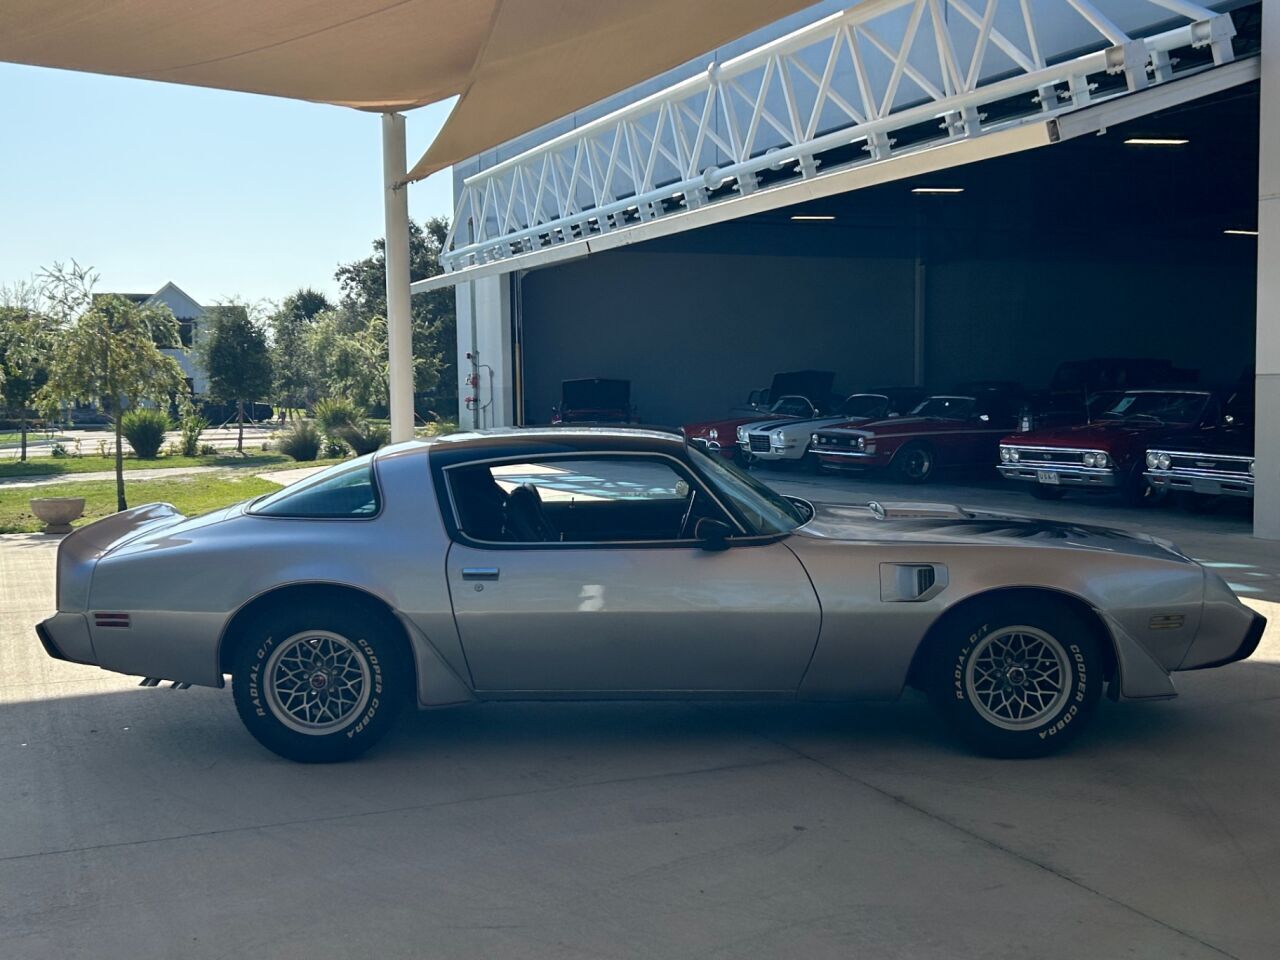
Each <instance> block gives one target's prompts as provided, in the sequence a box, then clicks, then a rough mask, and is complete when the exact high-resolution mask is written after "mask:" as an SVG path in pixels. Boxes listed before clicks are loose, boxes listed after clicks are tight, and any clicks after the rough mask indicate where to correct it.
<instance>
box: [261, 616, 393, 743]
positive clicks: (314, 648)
mask: <svg viewBox="0 0 1280 960" xmlns="http://www.w3.org/2000/svg"><path fill="white" fill-rule="evenodd" d="M262 677H263V686H264V687H265V688H266V701H267V706H268V708H269V709H270V710H271V715H272V716H273V717H275V718H276V719H277V720H279V721H280V722H281V723H282V724H284V725H285V726H286V727H288V728H289V729H290V730H292V731H294V732H295V733H303V734H307V735H308V736H324V735H325V734H329V733H334V732H335V731H338V730H341V729H342V728H343V727H345V726H346V725H347V724H348V723H350V722H351V721H352V720H354V719H355V718H356V717H358V716H360V714H361V713H362V712H363V711H364V710H365V708H366V707H367V706H368V704H369V698H370V697H371V696H372V695H373V674H372V672H371V671H370V669H369V661H368V660H366V659H365V657H364V656H363V655H362V654H361V652H360V649H359V647H357V646H356V644H355V643H353V642H352V641H350V640H348V639H347V638H346V637H344V636H342V635H341V634H338V633H333V632H331V631H328V630H304V631H302V632H301V633H295V634H294V635H293V636H291V637H289V638H288V639H286V640H284V641H282V642H281V643H280V644H279V646H277V647H276V648H275V650H273V651H272V652H271V656H270V657H268V658H267V663H266V666H265V667H264V668H263V671H262Z"/></svg>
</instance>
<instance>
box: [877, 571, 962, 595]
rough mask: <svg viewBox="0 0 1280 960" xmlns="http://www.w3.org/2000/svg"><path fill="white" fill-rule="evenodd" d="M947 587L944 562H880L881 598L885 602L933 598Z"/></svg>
mask: <svg viewBox="0 0 1280 960" xmlns="http://www.w3.org/2000/svg"><path fill="white" fill-rule="evenodd" d="M946 587H947V568H946V566H945V565H944V564H941V563H882V564H880V599H881V600H882V601H884V602H885V603H917V602H920V601H923V600H932V599H933V598H934V597H936V596H937V595H938V594H940V593H941V592H942V591H943V590H945V589H946Z"/></svg>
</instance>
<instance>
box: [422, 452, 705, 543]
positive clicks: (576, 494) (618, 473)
mask: <svg viewBox="0 0 1280 960" xmlns="http://www.w3.org/2000/svg"><path fill="white" fill-rule="evenodd" d="M446 476H447V482H448V484H449V492H450V495H451V497H452V500H453V505H454V508H455V514H456V517H457V521H458V526H459V528H460V529H461V532H462V533H463V534H464V535H465V536H467V537H468V538H470V539H474V540H480V541H485V542H493V543H548V544H550V543H632V542H636V541H676V540H684V539H690V538H691V537H692V533H691V531H692V528H693V524H694V523H696V519H698V518H700V517H702V516H707V515H714V516H717V517H719V516H720V514H719V512H718V511H717V512H714V513H708V511H711V510H714V505H712V504H711V503H710V502H709V498H708V496H707V494H706V493H705V491H703V490H702V489H700V488H695V486H693V485H692V484H691V483H690V480H689V479H688V478H687V476H686V475H685V474H684V473H683V471H681V470H680V469H679V468H677V466H676V464H675V463H673V462H671V461H669V460H666V459H663V458H657V457H643V456H640V457H623V456H600V457H573V458H546V459H536V460H523V461H514V462H507V463H494V464H474V465H470V466H458V467H451V468H450V469H449V470H447V471H446Z"/></svg>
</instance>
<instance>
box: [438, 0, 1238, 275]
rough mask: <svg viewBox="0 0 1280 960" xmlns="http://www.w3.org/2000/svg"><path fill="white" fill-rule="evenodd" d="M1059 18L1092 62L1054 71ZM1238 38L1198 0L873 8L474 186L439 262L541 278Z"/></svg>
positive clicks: (893, 3) (1020, 0)
mask: <svg viewBox="0 0 1280 960" xmlns="http://www.w3.org/2000/svg"><path fill="white" fill-rule="evenodd" d="M1119 4H1123V5H1124V6H1125V8H1126V9H1127V11H1128V14H1129V19H1130V20H1132V19H1133V16H1132V13H1133V8H1135V6H1138V7H1145V8H1149V9H1148V10H1147V11H1146V12H1147V14H1148V16H1147V18H1146V20H1147V22H1152V23H1155V24H1156V26H1155V27H1153V28H1152V29H1153V30H1154V31H1156V32H1152V33H1150V34H1149V35H1146V36H1131V35H1130V34H1129V33H1126V32H1125V31H1124V30H1122V29H1120V27H1119V26H1117V25H1116V22H1115V20H1116V19H1117V16H1116V14H1115V11H1114V8H1117V6H1118V5H1119ZM1109 9H1110V10H1111V13H1112V15H1110V16H1109V15H1108V10H1109ZM1066 14H1070V15H1071V16H1070V18H1069V22H1070V23H1071V26H1072V28H1073V29H1074V31H1075V32H1074V33H1073V34H1072V36H1073V37H1074V36H1076V35H1078V34H1079V33H1080V31H1081V30H1082V29H1084V30H1086V31H1087V36H1088V38H1089V42H1087V43H1086V44H1081V43H1079V42H1076V43H1074V45H1073V46H1072V49H1075V50H1081V49H1084V50H1087V51H1088V52H1085V53H1081V54H1077V55H1073V56H1069V57H1067V58H1066V59H1061V60H1058V61H1057V62H1053V61H1052V58H1051V57H1050V56H1049V55H1048V54H1047V53H1046V51H1053V50H1058V49H1060V48H1062V47H1063V46H1064V38H1063V37H1061V36H1055V35H1049V34H1052V32H1053V31H1051V30H1048V29H1047V28H1046V27H1045V26H1044V25H1045V24H1046V23H1056V24H1059V29H1062V28H1061V24H1063V23H1064V15H1066ZM1011 24H1013V25H1014V26H1016V29H1014V28H1013V27H1011ZM1234 36H1235V27H1234V25H1233V24H1232V21H1231V17H1230V15H1229V14H1218V13H1215V12H1214V11H1212V10H1210V9H1208V8H1206V7H1204V6H1201V5H1200V4H1198V3H1193V2H1190V0H948V2H946V5H945V8H944V3H943V0H866V2H864V3H861V4H859V5H858V6H855V7H853V8H851V9H849V10H846V11H845V12H843V13H839V14H836V15H834V16H831V17H827V18H825V19H823V20H820V21H818V22H816V23H814V24H811V25H810V26H807V27H804V28H802V29H800V30H797V31H795V32H794V33H791V34H789V35H787V36H785V37H782V38H779V39H777V40H775V41H772V42H770V43H767V44H765V45H763V46H761V47H759V48H757V49H755V50H752V51H750V52H748V53H746V54H744V55H742V56H739V57H735V58H734V59H732V60H728V61H726V62H725V63H723V64H715V63H713V64H711V66H710V67H709V68H708V69H707V70H706V71H705V72H703V73H701V74H698V75H697V76H695V77H691V78H690V79H688V80H685V81H683V82H681V83H678V84H675V85H674V86H672V87H669V88H668V89H666V90H663V91H661V92H659V93H657V94H654V95H652V96H649V97H645V98H644V99H642V100H639V101H637V102H635V103H633V104H630V105H628V106H626V107H624V108H622V109H620V110H618V111H616V112H614V113H611V114H609V115H607V116H605V117H602V118H600V119H599V120H596V121H594V122H592V123H589V124H586V125H584V126H582V127H580V128H578V129H575V130H573V131H571V132H569V133H567V134H564V135H562V136H559V137H556V138H554V139H552V140H549V141H547V142H546V143H543V144H541V145H539V146H537V147H535V148H534V149H532V150H529V151H527V152H525V153H522V154H520V155H518V156H515V157H512V158H511V159H509V160H506V161H504V162H502V163H499V164H496V165H495V166H493V167H490V168H489V169H487V170H484V171H482V172H480V173H478V174H476V175H474V176H472V177H470V178H468V179H467V180H466V181H465V182H464V185H463V188H462V190H461V195H460V196H459V197H458V204H457V208H456V210H455V213H454V219H453V224H452V227H451V230H450V234H449V237H448V240H447V241H446V252H445V254H444V256H443V257H442V258H441V259H442V263H443V265H444V267H445V270H446V271H447V272H450V273H452V272H456V271H459V270H467V272H468V273H470V272H471V270H469V269H468V268H475V267H478V266H484V265H496V264H498V263H499V262H503V261H508V260H521V261H522V260H524V259H526V258H527V255H528V254H531V253H535V252H539V251H541V252H543V253H544V254H548V256H543V257H539V258H538V259H539V260H541V261H543V262H549V261H551V260H553V259H555V255H554V253H553V252H552V251H553V250H554V248H556V247H562V246H565V245H569V244H574V242H575V241H579V240H584V239H588V238H590V237H592V236H599V235H601V234H607V233H610V232H613V231H617V230H621V229H627V228H634V227H636V226H637V225H640V224H644V223H646V222H650V221H653V220H657V219H660V218H663V217H667V216H672V215H676V214H683V213H687V212H688V211H690V210H694V209H697V208H700V207H703V206H706V205H708V204H714V203H717V202H721V201H723V200H726V199H731V198H734V197H742V196H745V195H749V194H752V193H756V192H758V191H763V190H769V189H773V188H776V187H777V186H781V185H785V184H793V183H796V182H798V181H803V180H810V179H814V178H820V177H823V176H826V175H829V174H831V173H833V172H835V171H837V170H848V169H849V168H850V167H851V166H856V165H859V164H868V163H875V162H878V161H883V160H886V159H888V158H890V157H894V156H899V155H901V154H904V153H908V152H911V151H916V150H923V149H926V148H931V147H936V146H938V145H939V144H946V143H950V142H955V141H962V140H968V139H973V138H977V137H981V136H982V135H984V134H986V133H990V132H992V131H995V130H1000V129H1007V128H1008V127H1009V126H1010V125H1011V124H1016V123H1018V122H1020V121H1022V120H1026V119H1028V118H1036V119H1041V120H1042V119H1044V118H1045V117H1046V116H1057V115H1060V114H1062V113H1066V112H1070V111H1073V110H1077V109H1079V108H1081V107H1085V106H1087V105H1089V104H1090V103H1100V102H1102V101H1104V100H1107V99H1111V98H1114V97H1118V96H1123V95H1125V94H1128V93H1132V92H1135V91H1138V90H1141V89H1143V88H1146V87H1149V86H1153V85H1157V84H1161V83H1166V82H1168V81H1170V80H1173V79H1175V78H1177V77H1180V76H1184V75H1188V74H1190V73H1192V72H1195V71H1198V70H1202V69H1204V68H1205V67H1207V66H1218V65H1222V64H1225V63H1228V62H1230V61H1231V60H1232V59H1233V57H1234V52H1233V49H1232V38H1233V37H1234ZM1179 54H1181V55H1179ZM1210 57H1211V58H1212V59H1211V61H1210V59H1209V58H1210ZM577 246H581V244H578V245H577ZM565 253H566V254H567V253H568V251H567V250H566V251H565ZM528 259H532V258H528ZM519 266H520V264H519V263H517V262H512V263H511V264H510V267H509V269H516V268H518V267H519ZM489 269H492V267H490V268H489ZM500 269H501V268H500ZM484 272H489V270H486V271H484ZM441 279H443V278H441ZM459 279H461V278H459Z"/></svg>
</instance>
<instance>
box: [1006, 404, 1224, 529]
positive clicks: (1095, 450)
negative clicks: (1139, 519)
mask: <svg viewBox="0 0 1280 960" xmlns="http://www.w3.org/2000/svg"><path fill="white" fill-rule="evenodd" d="M1221 415H1222V403H1221V400H1220V398H1219V395H1218V394H1217V393H1216V392H1215V391H1213V390H1210V389H1205V388H1172V389H1160V388H1154V389H1141V390H1126V391H1125V392H1124V393H1123V394H1121V395H1120V397H1119V398H1118V399H1117V400H1116V401H1115V402H1114V403H1113V404H1112V405H1111V406H1110V407H1109V408H1108V409H1106V410H1104V411H1102V412H1101V413H1099V415H1098V418H1097V419H1096V420H1094V421H1093V422H1091V423H1085V424H1077V425H1076V426H1071V427H1053V428H1047V429H1044V430H1033V431H1032V432H1030V433H1016V434H1013V435H1011V436H1007V437H1005V438H1004V439H1003V440H1002V441H1001V444H1000V449H999V454H998V456H999V464H998V465H999V470H1000V474H1001V476H1003V477H1004V478H1005V479H1006V480H1013V481H1017V482H1019V483H1025V484H1028V485H1029V486H1028V489H1029V490H1030V491H1031V493H1032V495H1034V496H1036V497H1038V498H1039V499H1042V500H1056V499H1058V498H1060V497H1062V496H1063V495H1064V494H1065V493H1066V492H1067V491H1068V490H1085V491H1094V492H1112V493H1118V494H1120V496H1121V497H1122V498H1123V499H1124V500H1125V502H1127V503H1129V504H1133V505H1137V504H1140V503H1142V502H1144V501H1145V500H1147V499H1149V497H1150V493H1151V488H1150V487H1149V486H1148V485H1147V481H1146V478H1145V477H1144V476H1143V474H1144V472H1145V470H1146V455H1147V448H1148V446H1149V445H1150V444H1151V443H1152V442H1153V441H1155V440H1156V439H1157V438H1166V439H1167V438H1171V437H1188V438H1189V437H1191V436H1195V435H1197V434H1198V433H1199V432H1200V431H1202V430H1205V429H1208V428H1212V427H1213V426H1215V425H1216V424H1217V423H1218V420H1219V418H1220V417H1221Z"/></svg>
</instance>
